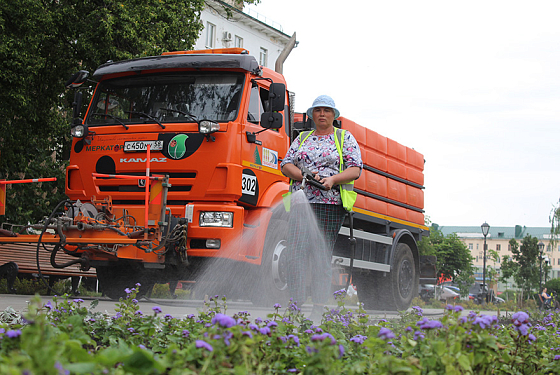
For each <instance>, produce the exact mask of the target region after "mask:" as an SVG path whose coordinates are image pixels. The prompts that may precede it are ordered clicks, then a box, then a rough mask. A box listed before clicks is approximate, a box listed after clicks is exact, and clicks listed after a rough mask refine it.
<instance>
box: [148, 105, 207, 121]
mask: <svg viewBox="0 0 560 375" xmlns="http://www.w3.org/2000/svg"><path fill="white" fill-rule="evenodd" d="M158 111H167V112H176V113H179V114H181V115H183V116H189V117H190V118H192V119H193V120H194V121H195V122H196V121H198V120H197V118H196V116H195V115H193V114H191V113H189V112H184V111H179V110H178V109H171V108H159V109H158Z"/></svg>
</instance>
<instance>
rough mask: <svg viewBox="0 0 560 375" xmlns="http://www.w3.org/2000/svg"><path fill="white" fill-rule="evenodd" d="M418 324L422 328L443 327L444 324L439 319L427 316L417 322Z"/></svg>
mask: <svg viewBox="0 0 560 375" xmlns="http://www.w3.org/2000/svg"><path fill="white" fill-rule="evenodd" d="M416 325H417V326H418V327H420V328H422V329H435V328H443V324H441V322H440V321H439V320H430V319H428V318H426V317H424V319H422V320H420V321H418V322H416Z"/></svg>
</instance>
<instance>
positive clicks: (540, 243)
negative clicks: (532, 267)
mask: <svg viewBox="0 0 560 375" xmlns="http://www.w3.org/2000/svg"><path fill="white" fill-rule="evenodd" d="M537 246H538V247H539V293H540V292H541V291H542V261H543V251H544V243H542V241H541V242H539V244H538V245H537Z"/></svg>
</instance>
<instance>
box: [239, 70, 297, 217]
mask: <svg viewBox="0 0 560 375" xmlns="http://www.w3.org/2000/svg"><path fill="white" fill-rule="evenodd" d="M256 82H257V83H256V84H254V85H253V87H252V88H251V92H250V99H249V103H248V110H247V118H246V119H244V121H243V123H244V126H243V133H244V134H243V136H242V164H243V178H242V181H243V185H242V193H243V195H242V197H241V199H240V201H241V202H243V203H246V204H248V205H250V206H253V207H257V206H258V202H259V199H260V198H261V197H262V194H263V193H264V192H265V191H266V190H267V189H268V187H269V186H270V185H271V184H272V183H274V182H276V181H280V180H285V177H284V176H283V175H282V173H281V172H280V160H281V158H283V157H284V155H285V154H286V152H287V150H288V147H289V137H288V136H287V134H286V129H285V126H284V127H282V128H280V129H269V130H264V129H263V128H262V127H261V126H260V121H261V115H262V113H263V112H267V111H268V108H267V107H268V98H269V91H268V86H266V85H267V84H268V83H269V82H268V81H264V80H263V81H256ZM282 113H283V115H284V116H285V114H284V113H287V111H283V112H282ZM263 130H264V131H263ZM257 132H260V133H258V134H256V135H255V137H247V133H250V134H255V133H257ZM251 138H253V139H251Z"/></svg>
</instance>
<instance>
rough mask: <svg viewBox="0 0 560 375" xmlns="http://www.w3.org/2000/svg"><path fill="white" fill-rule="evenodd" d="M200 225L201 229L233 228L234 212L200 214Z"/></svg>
mask: <svg viewBox="0 0 560 375" xmlns="http://www.w3.org/2000/svg"><path fill="white" fill-rule="evenodd" d="M199 225H200V226H201V227H227V228H231V227H233V212H215V211H202V212H200V219H199Z"/></svg>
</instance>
